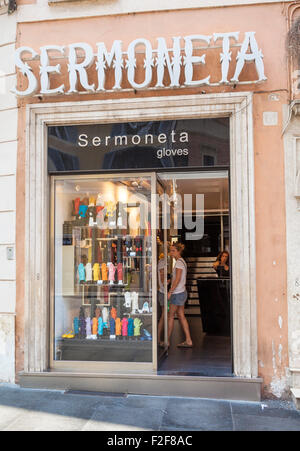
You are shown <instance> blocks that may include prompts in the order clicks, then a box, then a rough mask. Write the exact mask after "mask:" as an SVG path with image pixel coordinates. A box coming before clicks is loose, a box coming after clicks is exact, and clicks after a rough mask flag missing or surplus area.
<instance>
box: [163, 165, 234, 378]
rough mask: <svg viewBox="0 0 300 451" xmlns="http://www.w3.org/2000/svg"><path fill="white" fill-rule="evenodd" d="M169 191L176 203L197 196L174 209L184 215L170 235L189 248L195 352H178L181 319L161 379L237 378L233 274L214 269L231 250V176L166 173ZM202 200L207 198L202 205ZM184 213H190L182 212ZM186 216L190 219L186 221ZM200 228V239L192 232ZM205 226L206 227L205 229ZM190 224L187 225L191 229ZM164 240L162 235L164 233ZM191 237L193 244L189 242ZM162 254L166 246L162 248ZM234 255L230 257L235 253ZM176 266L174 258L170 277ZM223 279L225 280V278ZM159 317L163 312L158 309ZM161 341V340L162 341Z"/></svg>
mask: <svg viewBox="0 0 300 451" xmlns="http://www.w3.org/2000/svg"><path fill="white" fill-rule="evenodd" d="M160 177H161V179H162V183H163V185H164V188H165V191H166V192H167V193H168V195H169V196H171V198H172V199H175V203H176V201H177V198H178V197H179V198H181V199H184V196H185V195H187V194H189V195H191V196H192V202H191V205H188V206H185V204H184V202H182V203H183V208H182V205H180V206H179V208H177V212H176V207H174V202H173V203H172V207H173V208H171V217H172V216H174V215H176V214H177V215H180V214H182V221H181V225H182V227H181V229H180V230H178V229H174V227H173V222H172V219H171V227H170V228H169V229H168V232H167V241H168V244H169V245H170V244H172V243H174V242H177V241H179V242H181V243H183V244H184V245H185V250H184V252H183V255H182V256H183V258H184V260H185V261H186V263H187V284H186V287H187V292H188V300H187V302H186V304H185V315H186V318H187V320H188V323H189V328H190V332H191V337H192V340H193V347H192V348H178V347H177V345H178V344H180V343H182V342H183V341H184V339H185V336H184V334H183V330H182V328H181V325H180V321H179V319H178V318H176V319H175V327H174V331H173V334H172V337H171V340H170V344H169V347H168V350H167V352H166V353H164V355H163V357H162V359H161V361H160V365H159V373H160V374H183V375H200V376H229V375H232V349H231V295H230V292H231V290H230V273H229V274H227V275H226V277H220V274H218V273H217V272H216V270H215V269H214V268H213V264H214V263H215V262H216V259H217V256H218V254H219V253H220V252H222V251H228V252H229V251H230V227H229V224H230V220H229V180H228V173H227V171H216V172H205V171H204V172H195V173H193V172H187V173H183V172H182V173H177V174H173V173H169V174H160ZM196 195H198V196H199V195H200V196H201V195H202V196H203V198H202V201H201V199H200V202H199V205H197V202H196ZM182 210H183V211H184V213H182ZM184 215H186V218H187V220H184ZM189 216H191V218H192V223H195V224H196V223H197V218H198V219H199V223H200V226H198V229H199V230H198V232H200V234H199V236H198V235H197V233H196V230H197V229H196V226H195V235H196V236H194V237H193V234H190V233H189V232H190V230H188V229H187V226H189V229H190V227H191V226H190V224H191V221H189V220H188V219H189ZM201 221H203V222H202V228H201ZM186 223H187V226H186ZM161 235H162V234H161ZM189 238H190V239H189ZM161 249H162V243H161ZM229 255H230V254H229ZM173 265H174V261H170V258H168V273H171V272H172V266H173ZM221 276H222V275H221ZM158 309H159V312H158V316H159V315H160V314H161V309H160V307H158ZM160 339H161V337H159V341H160Z"/></svg>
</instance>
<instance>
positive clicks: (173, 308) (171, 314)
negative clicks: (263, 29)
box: [168, 304, 177, 345]
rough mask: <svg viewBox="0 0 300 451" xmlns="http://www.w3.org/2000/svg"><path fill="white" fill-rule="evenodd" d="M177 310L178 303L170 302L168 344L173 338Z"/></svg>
mask: <svg viewBox="0 0 300 451" xmlns="http://www.w3.org/2000/svg"><path fill="white" fill-rule="evenodd" d="M176 312H177V305H173V304H170V310H169V320H168V337H169V339H168V345H170V339H171V336H172V332H173V329H174V317H175V314H176Z"/></svg>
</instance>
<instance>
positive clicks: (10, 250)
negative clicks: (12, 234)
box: [6, 246, 15, 260]
mask: <svg viewBox="0 0 300 451" xmlns="http://www.w3.org/2000/svg"><path fill="white" fill-rule="evenodd" d="M6 258H7V260H14V259H15V249H14V248H13V247H12V246H11V247H7V248H6Z"/></svg>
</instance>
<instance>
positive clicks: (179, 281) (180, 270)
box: [168, 242, 193, 348]
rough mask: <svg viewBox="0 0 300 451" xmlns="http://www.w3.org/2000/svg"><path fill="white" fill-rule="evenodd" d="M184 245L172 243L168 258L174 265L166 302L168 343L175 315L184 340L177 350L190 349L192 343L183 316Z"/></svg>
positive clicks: (185, 298)
mask: <svg viewBox="0 0 300 451" xmlns="http://www.w3.org/2000/svg"><path fill="white" fill-rule="evenodd" d="M183 251H184V244H182V243H179V242H178V243H174V244H172V245H171V247H170V256H171V257H172V258H174V259H175V265H174V269H173V273H172V281H171V286H170V288H169V291H168V300H169V301H170V310H169V318H168V332H169V334H168V335H169V343H168V345H170V339H171V336H172V332H173V329H174V318H175V314H177V317H178V319H179V322H180V324H181V327H182V329H183V332H184V334H185V340H184V341H183V342H182V343H179V344H178V345H177V347H178V348H192V347H193V341H192V338H191V334H190V328H189V324H188V322H187V319H186V317H185V314H184V304H185V303H186V301H187V291H186V276H187V264H186V262H185V261H184V259H183V258H182V253H183Z"/></svg>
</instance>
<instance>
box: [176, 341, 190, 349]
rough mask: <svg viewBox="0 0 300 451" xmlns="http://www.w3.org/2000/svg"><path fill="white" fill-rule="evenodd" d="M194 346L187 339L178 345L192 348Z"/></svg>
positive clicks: (178, 346)
mask: <svg viewBox="0 0 300 451" xmlns="http://www.w3.org/2000/svg"><path fill="white" fill-rule="evenodd" d="M192 347H193V345H192V344H191V345H189V344H188V343H187V342H186V341H184V342H183V343H180V344H179V345H177V348H192Z"/></svg>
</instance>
